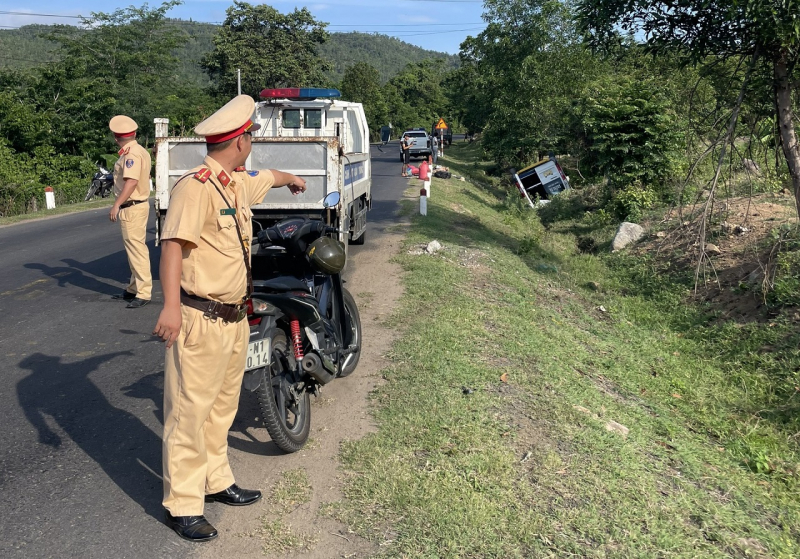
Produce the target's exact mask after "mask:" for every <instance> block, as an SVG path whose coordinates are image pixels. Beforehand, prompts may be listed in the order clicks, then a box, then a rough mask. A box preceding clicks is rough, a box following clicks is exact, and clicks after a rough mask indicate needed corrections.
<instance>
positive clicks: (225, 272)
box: [154, 95, 306, 541]
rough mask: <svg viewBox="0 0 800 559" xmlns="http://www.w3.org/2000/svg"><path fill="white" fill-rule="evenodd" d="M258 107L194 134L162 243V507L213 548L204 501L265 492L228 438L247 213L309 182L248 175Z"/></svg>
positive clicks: (246, 270)
mask: <svg viewBox="0 0 800 559" xmlns="http://www.w3.org/2000/svg"><path fill="white" fill-rule="evenodd" d="M254 110H255V102H254V101H253V99H252V98H251V97H249V96H247V95H239V96H238V97H235V98H234V99H233V100H232V101H230V102H228V103H227V104H226V105H225V106H224V107H222V108H221V109H219V110H218V111H217V112H216V113H214V114H213V115H211V116H210V117H209V118H207V119H206V120H204V121H203V122H201V123H200V124H198V125H197V127H196V128H195V132H196V133H197V134H198V135H200V136H205V138H206V147H207V152H208V155H207V156H206V158H205V160H204V161H203V164H202V165H201V166H199V167H196V168H194V169H192V170H191V171H189V172H188V173H187V174H186V175H184V177H182V178H180V179H179V180H178V182H177V183H176V184H175V187H174V188H173V190H172V194H171V196H170V206H169V211H168V212H167V217H166V220H165V222H164V228H163V230H164V232H163V233H162V235H161V239H162V248H161V284H162V288H163V292H164V309H163V310H162V311H161V314H160V316H159V318H158V323H157V324H156V327H155V331H154V334H156V335H158V336H160V337H161V338H162V339H163V340H164V341H165V342H166V347H167V350H166V360H165V361H166V362H165V366H164V374H165V380H164V444H163V472H164V501H163V503H164V508H165V509H166V523H167V525H168V526H170V527H171V528H172V529H174V530H175V531H176V532H177V533H178V535H180V536H181V537H182V538H184V539H187V540H190V541H208V540H211V539H214V538H215V537H217V531H216V529H215V528H214V527H213V526H212V525H211V524H210V523H209V522H208V521H207V520H206V519H205V517H204V516H203V503H204V502H214V501H216V502H221V503H224V504H227V505H249V504H252V503H254V502H256V501H258V500H259V499H260V498H261V492H260V491H255V490H248V489H242V488H240V487H239V486H237V485H236V484H235V483H234V477H233V474H232V473H231V468H230V465H229V463H228V430H229V429H230V426H231V424H232V423H233V419H234V416H235V415H236V410H237V408H238V405H239V392H240V390H241V385H242V377H243V375H244V369H245V358H246V349H247V344H248V339H249V334H250V330H249V326H248V323H247V321H246V320H243V319H244V318H245V315H246V311H245V310H244V308H245V306H244V301H245V299H246V295H247V292H248V290H249V288H250V286H249V284H250V279H251V278H250V235H251V233H252V225H251V217H252V212H251V210H250V206H251V205H253V204H258V203H260V202H261V201H262V200H263V199H264V196H265V195H266V193H267V191H268V190H269V189H270V188H271V187H278V186H284V185H285V186H288V187H289V189H290V190H291V191H292V193H293V194H299V193H301V192H304V191H305V189H306V185H305V181H304V180H303V179H301V178H299V177H296V176H295V175H292V174H289V173H283V172H280V171H276V170H264V171H246V170H245V168H244V163H245V161H246V159H247V156H248V155H249V154H250V149H251V143H250V142H251V133H252V132H253V131H255V130H258V128H259V125H258V124H254V123H253V122H252V120H251V118H252V115H253V112H254Z"/></svg>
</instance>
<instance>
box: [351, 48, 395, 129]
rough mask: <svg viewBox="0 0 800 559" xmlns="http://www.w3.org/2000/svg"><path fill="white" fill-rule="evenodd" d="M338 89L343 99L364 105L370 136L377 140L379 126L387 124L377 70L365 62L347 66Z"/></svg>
mask: <svg viewBox="0 0 800 559" xmlns="http://www.w3.org/2000/svg"><path fill="white" fill-rule="evenodd" d="M340 89H341V92H342V98H343V99H344V100H346V101H353V102H356V103H361V104H363V105H364V113H365V114H366V117H367V125H368V126H369V130H370V136H371V137H372V138H373V139H374V140H377V139H378V137H379V131H380V127H381V126H383V125H385V124H388V118H389V117H388V110H387V107H386V102H385V101H384V99H383V93H382V92H381V82H380V74H378V70H377V69H376V68H374V67H373V66H371V65H369V64H368V63H366V62H358V63H356V64H354V65H352V66H349V67H348V68H347V69H346V70H345V71H344V77H343V78H342V83H341V86H340Z"/></svg>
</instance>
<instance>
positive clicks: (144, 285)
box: [108, 115, 153, 309]
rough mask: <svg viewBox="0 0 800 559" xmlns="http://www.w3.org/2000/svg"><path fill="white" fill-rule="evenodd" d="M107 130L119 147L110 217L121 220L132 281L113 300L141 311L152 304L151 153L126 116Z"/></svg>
mask: <svg viewBox="0 0 800 559" xmlns="http://www.w3.org/2000/svg"><path fill="white" fill-rule="evenodd" d="M108 127H109V128H110V129H111V132H113V133H114V141H115V142H116V143H117V145H118V146H119V152H118V153H119V159H117V162H116V164H115V165H114V196H115V197H116V201H115V202H114V205H113V206H111V210H110V211H109V213H108V218H109V219H110V220H111V221H119V222H120V228H121V229H122V241H123V243H124V244H125V252H126V253H127V254H128V265H129V266H130V269H131V280H130V282H129V283H128V287H126V288H125V289H124V290H123V291H122V293H119V294H118V295H114V296H113V298H114V299H122V300H123V301H127V302H128V305H127V308H129V309H138V308H140V307H143V306H145V305H146V304H147V303H149V302H150V296H151V293H152V289H153V276H152V274H151V273H150V253H149V251H148V250H147V244H146V240H147V219H148V218H149V217H150V203H149V202H148V198H149V197H150V154H149V153H148V152H147V150H146V149H144V148H143V147H142V146H140V145H139V143H138V142H137V141H136V130H137V129H138V128H139V125H137V124H136V122H135V121H134V120H133V119H132V118H130V117H127V116H125V115H117V116H115V117H114V118H112V119H111V120H110V121H109V123H108Z"/></svg>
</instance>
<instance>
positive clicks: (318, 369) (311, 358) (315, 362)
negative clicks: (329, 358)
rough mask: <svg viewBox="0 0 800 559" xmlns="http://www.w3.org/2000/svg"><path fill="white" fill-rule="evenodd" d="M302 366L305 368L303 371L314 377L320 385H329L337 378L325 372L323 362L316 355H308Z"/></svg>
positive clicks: (304, 358)
mask: <svg viewBox="0 0 800 559" xmlns="http://www.w3.org/2000/svg"><path fill="white" fill-rule="evenodd" d="M300 364H301V365H302V366H303V370H304V371H305V372H306V373H308V374H309V375H311V376H312V377H314V379H316V381H317V382H319V383H320V384H328V383H329V382H330V381H332V380H333V379H335V378H336V377H335V376H333V375H332V374H330V373H329V372H328V371H326V370H325V368H324V367H323V366H322V360H321V359H320V358H319V355H317V354H316V353H308V354H306V356H305V357H303V361H301V363H300Z"/></svg>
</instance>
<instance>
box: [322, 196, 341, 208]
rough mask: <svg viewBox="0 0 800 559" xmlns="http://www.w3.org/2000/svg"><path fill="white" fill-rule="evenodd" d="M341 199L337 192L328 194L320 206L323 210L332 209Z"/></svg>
mask: <svg viewBox="0 0 800 559" xmlns="http://www.w3.org/2000/svg"><path fill="white" fill-rule="evenodd" d="M341 199H342V196H341V194H339V193H338V192H329V193H328V195H327V196H325V199H324V200H323V201H322V206H323V207H324V208H332V207H334V206H338V205H339V201H340V200H341Z"/></svg>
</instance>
